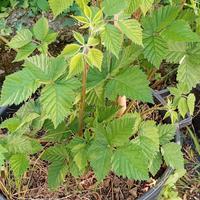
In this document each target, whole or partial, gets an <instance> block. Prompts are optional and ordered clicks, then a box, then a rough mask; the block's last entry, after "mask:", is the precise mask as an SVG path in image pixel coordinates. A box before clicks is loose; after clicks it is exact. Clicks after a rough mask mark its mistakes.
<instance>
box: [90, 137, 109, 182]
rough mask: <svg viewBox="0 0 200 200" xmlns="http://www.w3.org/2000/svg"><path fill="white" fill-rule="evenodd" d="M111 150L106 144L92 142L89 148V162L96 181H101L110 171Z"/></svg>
mask: <svg viewBox="0 0 200 200" xmlns="http://www.w3.org/2000/svg"><path fill="white" fill-rule="evenodd" d="M111 156H112V150H111V148H109V147H108V146H107V144H106V143H104V142H100V141H94V142H93V143H92V145H91V147H90V148H89V160H90V165H91V166H92V169H93V170H94V173H95V175H96V177H97V180H98V181H102V180H103V179H104V178H105V176H106V175H107V174H108V173H109V171H110V170H111Z"/></svg>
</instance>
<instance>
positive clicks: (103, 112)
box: [96, 105, 119, 123]
mask: <svg viewBox="0 0 200 200" xmlns="http://www.w3.org/2000/svg"><path fill="white" fill-rule="evenodd" d="M118 109H119V108H118V107H117V106H102V105H100V106H98V107H97V111H96V117H97V121H98V122H99V123H101V122H103V121H107V120H109V119H110V118H113V117H114V116H115V114H116V113H117V111H118Z"/></svg>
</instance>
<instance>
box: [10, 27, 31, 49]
mask: <svg viewBox="0 0 200 200" xmlns="http://www.w3.org/2000/svg"><path fill="white" fill-rule="evenodd" d="M31 41H32V33H31V32H30V31H29V30H28V29H22V30H20V31H18V32H17V35H15V36H14V37H13V38H12V40H11V41H10V42H9V43H8V45H9V47H10V48H13V49H18V48H21V47H23V46H25V45H27V44H28V43H30V42H31Z"/></svg>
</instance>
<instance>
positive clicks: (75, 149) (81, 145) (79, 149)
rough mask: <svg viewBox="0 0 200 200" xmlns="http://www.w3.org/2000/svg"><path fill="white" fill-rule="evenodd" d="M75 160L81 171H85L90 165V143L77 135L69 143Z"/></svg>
mask: <svg viewBox="0 0 200 200" xmlns="http://www.w3.org/2000/svg"><path fill="white" fill-rule="evenodd" d="M69 148H70V150H71V153H72V156H73V160H74V162H75V163H76V165H77V167H78V169H79V171H80V172H84V171H85V169H86V167H87V165H88V162H87V160H88V144H87V143H86V142H85V140H84V139H83V138H79V137H75V138H74V139H73V140H72V141H71V142H70V144H69Z"/></svg>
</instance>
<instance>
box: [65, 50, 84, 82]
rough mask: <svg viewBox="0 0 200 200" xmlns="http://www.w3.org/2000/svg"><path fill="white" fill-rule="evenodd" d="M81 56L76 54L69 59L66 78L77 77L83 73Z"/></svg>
mask: <svg viewBox="0 0 200 200" xmlns="http://www.w3.org/2000/svg"><path fill="white" fill-rule="evenodd" d="M83 56H84V55H83V54H82V53H78V54H77V55H75V56H74V57H72V58H71V61H70V65H69V74H68V78H69V77H72V76H74V75H77V74H79V73H81V72H82V71H83V68H84V57H83Z"/></svg>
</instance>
